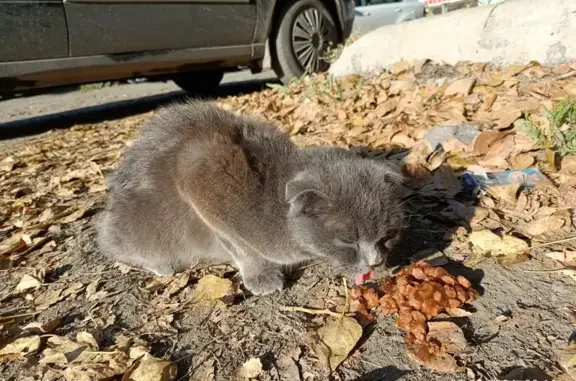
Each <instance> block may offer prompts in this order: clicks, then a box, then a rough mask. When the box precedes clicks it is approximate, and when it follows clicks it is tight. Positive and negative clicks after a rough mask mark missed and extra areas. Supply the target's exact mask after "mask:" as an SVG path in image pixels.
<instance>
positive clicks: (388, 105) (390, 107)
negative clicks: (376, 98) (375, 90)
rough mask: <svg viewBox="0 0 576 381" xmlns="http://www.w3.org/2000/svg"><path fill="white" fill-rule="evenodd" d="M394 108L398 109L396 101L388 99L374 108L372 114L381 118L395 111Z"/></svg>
mask: <svg viewBox="0 0 576 381" xmlns="http://www.w3.org/2000/svg"><path fill="white" fill-rule="evenodd" d="M396 107H398V99H396V98H389V99H388V100H386V101H385V102H384V103H382V104H380V105H378V107H376V109H375V110H374V113H375V114H376V116H378V117H379V118H382V117H383V116H386V115H388V114H390V113H391V112H392V111H394V110H396Z"/></svg>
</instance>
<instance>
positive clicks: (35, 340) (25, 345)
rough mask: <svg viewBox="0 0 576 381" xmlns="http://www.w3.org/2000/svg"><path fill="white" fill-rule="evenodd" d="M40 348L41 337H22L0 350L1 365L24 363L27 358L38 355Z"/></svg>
mask: <svg viewBox="0 0 576 381" xmlns="http://www.w3.org/2000/svg"><path fill="white" fill-rule="evenodd" d="M39 348H40V337H39V336H29V337H21V338H19V339H16V340H14V341H12V342H11V343H8V344H6V345H5V346H4V347H3V348H2V349H0V363H3V362H11V361H22V360H24V359H25V358H26V356H28V355H30V354H33V353H36V351H38V349H39Z"/></svg>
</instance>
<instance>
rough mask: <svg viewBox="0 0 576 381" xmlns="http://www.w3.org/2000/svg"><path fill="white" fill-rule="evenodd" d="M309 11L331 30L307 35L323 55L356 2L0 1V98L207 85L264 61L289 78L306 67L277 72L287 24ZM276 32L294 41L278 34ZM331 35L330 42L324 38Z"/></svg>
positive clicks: (286, 48) (344, 33)
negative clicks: (81, 87) (55, 90)
mask: <svg viewBox="0 0 576 381" xmlns="http://www.w3.org/2000/svg"><path fill="white" fill-rule="evenodd" d="M311 14H314V15H316V16H317V17H320V18H321V20H324V21H325V22H324V28H325V29H326V28H329V29H330V30H329V31H328V32H329V33H328V32H326V30H320V31H319V32H318V31H317V34H318V35H320V38H316V37H315V38H316V39H315V40H314V41H312V40H313V38H312V37H313V36H308V37H310V38H309V39H308V40H309V41H308V40H305V42H309V43H310V44H311V45H310V46H312V48H313V50H314V52H313V53H315V54H319V50H321V49H325V48H326V45H327V44H328V42H329V43H330V44H334V43H339V42H342V41H343V40H344V39H345V38H347V37H348V35H349V34H350V32H351V28H352V23H353V18H354V4H353V1H352V0H18V1H9V0H8V1H6V0H1V1H0V94H7V93H12V92H15V91H22V90H27V89H33V88H46V87H51V86H58V85H69V84H80V83H87V82H98V81H109V80H118V79H127V78H137V77H153V78H161V77H166V78H172V77H175V78H177V79H178V80H177V81H176V82H177V83H178V82H180V83H178V84H181V86H183V87H186V85H190V84H194V83H200V82H201V83H203V84H208V83H213V82H219V79H218V77H219V78H220V79H221V78H222V75H223V73H224V72H225V71H232V70H237V69H238V68H239V67H249V68H251V69H252V70H253V71H254V72H258V71H261V70H262V67H263V62H264V61H265V60H264V59H265V55H266V56H267V57H266V58H268V55H269V58H270V60H269V61H270V65H271V66H272V68H274V70H276V71H277V72H281V75H280V76H281V79H283V80H285V81H287V80H289V79H291V78H293V77H295V76H298V74H302V73H303V72H304V71H305V69H306V68H305V66H306V65H305V64H303V63H300V62H296V64H294V62H293V61H294V60H292V61H290V62H288V63H291V64H292V67H289V68H286V67H282V66H281V65H282V64H284V66H286V62H279V56H281V55H282V54H278V50H282V52H281V53H285V54H284V55H286V54H288V55H290V54H289V53H291V54H292V55H294V56H296V53H295V52H294V50H295V48H294V46H295V45H296V44H297V42H294V41H295V40H294V39H295V38H296V37H295V36H294V33H295V32H294V31H295V29H294V28H292V29H291V28H289V26H291V25H288V26H287V25H284V24H287V23H288V22H290V23H291V24H294V23H295V20H304V21H306V20H307V18H310V15H311ZM318 15H319V16H318ZM313 21H314V20H313ZM325 25H328V26H327V27H326V26H325ZM282 28H283V29H282ZM280 29H282V30H283V31H284V33H285V34H286V33H292V35H290V36H286V35H281V33H280V32H279V30H280ZM327 35H330V36H331V38H332V39H334V40H335V41H325V40H324V39H322V38H323V37H325V36H327ZM313 43H315V45H313ZM282 44H283V45H282ZM292 45H294V46H292ZM308 50H310V49H308ZM307 54H308V55H310V54H312V53H309V52H308V53H307ZM280 58H281V59H282V57H280ZM289 58H290V57H288V58H286V57H284V59H285V60H286V59H289ZM298 65H300V66H298ZM308 66H313V65H308ZM316 66H318V67H319V70H320V69H324V68H323V67H320V66H322V65H316ZM300 69H301V72H300V73H298V71H299V70H300ZM286 72H288V73H286Z"/></svg>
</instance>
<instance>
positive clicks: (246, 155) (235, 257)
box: [98, 101, 404, 294]
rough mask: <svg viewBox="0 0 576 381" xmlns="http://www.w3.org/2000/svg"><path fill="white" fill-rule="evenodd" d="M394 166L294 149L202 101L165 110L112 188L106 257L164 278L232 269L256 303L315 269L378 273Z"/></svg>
mask: <svg viewBox="0 0 576 381" xmlns="http://www.w3.org/2000/svg"><path fill="white" fill-rule="evenodd" d="M401 180H402V179H401V176H400V175H399V174H397V172H395V171H394V170H393V169H392V168H391V167H389V166H387V165H385V164H383V163H378V162H376V161H374V160H370V159H363V158H360V157H358V156H357V155H355V154H353V153H351V152H349V151H347V150H344V149H338V148H327V147H324V148H297V147H296V146H295V145H294V144H293V143H292V142H291V140H290V139H289V138H288V136H287V135H286V134H284V133H283V132H281V131H280V129H278V128H277V127H275V126H274V125H272V124H270V123H267V122H264V121H257V120H253V119H249V118H246V117H241V116H238V115H235V114H233V113H231V112H228V111H225V110H223V109H220V108H218V107H217V106H215V105H213V104H210V103H204V102H198V101H195V102H189V103H187V104H180V105H175V106H171V107H169V108H167V109H164V110H163V111H162V112H160V113H157V115H156V116H155V117H154V118H153V119H152V120H151V121H150V122H149V123H148V124H147V125H146V126H145V127H144V128H143V131H142V133H141V135H140V137H139V138H138V139H137V140H136V141H135V142H134V144H133V145H132V147H131V148H130V149H128V151H127V152H126V153H125V155H124V157H123V159H122V160H121V162H120V163H119V166H118V168H117V170H116V171H115V173H114V174H113V175H112V177H111V178H110V194H109V200H108V204H107V207H106V210H105V211H104V212H103V215H102V216H101V219H100V221H99V226H98V241H99V245H100V247H101V248H102V250H103V251H104V252H105V253H106V254H107V255H108V256H109V257H111V258H113V259H115V260H118V261H120V262H125V263H127V264H130V265H133V266H138V267H141V268H144V269H146V270H149V271H152V272H154V273H156V274H157V275H170V274H173V273H174V272H176V271H180V270H183V269H186V268H189V267H191V266H195V265H197V264H200V263H204V264H206V263H223V262H227V263H231V264H233V265H235V266H236V267H237V268H238V269H239V270H240V273H241V275H242V278H243V282H244V285H245V287H246V288H247V289H249V290H250V291H251V292H252V293H254V294H269V293H272V292H274V291H276V290H281V289H282V288H283V285H284V273H283V270H284V269H286V268H287V267H290V266H291V265H295V264H298V263H301V262H303V261H307V260H310V259H318V258H321V259H324V260H328V261H330V262H332V263H335V264H338V265H340V266H341V267H342V269H343V270H344V271H345V272H346V273H347V274H349V275H351V273H359V274H363V273H366V272H368V271H369V270H370V269H371V268H372V267H373V266H377V265H379V264H381V263H382V262H383V261H384V260H385V258H386V255H387V253H388V252H389V250H390V249H391V248H392V247H393V245H394V244H395V243H396V242H397V241H398V237H399V233H400V230H401V229H402V226H403V223H402V221H403V217H404V212H403V210H402V206H401V205H402V204H401V202H400V198H399V195H398V194H399V193H398V187H399V186H400V182H401Z"/></svg>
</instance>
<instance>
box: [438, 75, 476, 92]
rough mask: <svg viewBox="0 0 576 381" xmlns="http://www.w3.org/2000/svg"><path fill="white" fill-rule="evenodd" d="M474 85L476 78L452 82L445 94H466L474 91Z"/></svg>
mask: <svg viewBox="0 0 576 381" xmlns="http://www.w3.org/2000/svg"><path fill="white" fill-rule="evenodd" d="M473 86H474V79H470V78H465V79H460V80H458V81H455V82H452V83H451V84H450V85H449V86H448V88H446V90H445V91H444V95H445V96H451V95H463V96H466V95H468V94H470V91H472V87H473Z"/></svg>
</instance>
